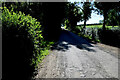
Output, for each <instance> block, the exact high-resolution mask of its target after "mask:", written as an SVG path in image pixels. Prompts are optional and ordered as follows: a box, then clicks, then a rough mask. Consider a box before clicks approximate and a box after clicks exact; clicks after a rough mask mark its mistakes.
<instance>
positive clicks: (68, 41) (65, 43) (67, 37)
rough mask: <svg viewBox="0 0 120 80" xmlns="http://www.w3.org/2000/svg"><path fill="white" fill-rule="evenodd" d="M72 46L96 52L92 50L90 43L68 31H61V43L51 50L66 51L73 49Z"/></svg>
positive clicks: (57, 43)
mask: <svg viewBox="0 0 120 80" xmlns="http://www.w3.org/2000/svg"><path fill="white" fill-rule="evenodd" d="M70 45H74V46H76V47H77V48H78V49H81V50H87V51H90V52H95V50H93V49H90V47H93V46H92V45H91V43H90V42H88V41H87V40H85V39H84V38H82V37H79V36H77V35H76V34H74V33H72V32H70V31H67V30H62V31H61V35H60V38H59V41H58V42H56V43H55V44H54V45H53V46H52V47H51V50H58V51H66V50H68V49H69V48H70V47H71V46H70Z"/></svg>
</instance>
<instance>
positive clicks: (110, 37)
mask: <svg viewBox="0 0 120 80" xmlns="http://www.w3.org/2000/svg"><path fill="white" fill-rule="evenodd" d="M98 35H99V38H100V41H101V42H102V43H104V44H107V45H111V46H115V47H119V48H120V31H119V30H102V29H99V30H98Z"/></svg>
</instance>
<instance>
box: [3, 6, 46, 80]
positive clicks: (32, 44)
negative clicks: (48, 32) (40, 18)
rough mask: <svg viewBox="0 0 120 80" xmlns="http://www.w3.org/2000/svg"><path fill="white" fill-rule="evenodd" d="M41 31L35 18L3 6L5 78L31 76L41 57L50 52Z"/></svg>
mask: <svg viewBox="0 0 120 80" xmlns="http://www.w3.org/2000/svg"><path fill="white" fill-rule="evenodd" d="M41 33H42V30H41V25H40V22H37V20H36V19H35V18H32V17H31V16H30V15H25V14H24V13H21V12H19V13H18V14H16V13H15V12H14V11H13V10H11V11H9V10H8V9H7V8H6V7H2V40H3V43H2V44H3V61H4V63H3V66H4V67H3V78H7V77H8V76H9V77H8V78H10V77H11V78H13V77H15V76H16V77H17V78H25V79H29V78H31V76H32V75H33V72H34V70H35V68H36V66H37V64H38V62H40V61H41V57H42V58H43V56H45V55H47V54H48V51H47V50H45V49H44V48H45V47H46V44H47V42H45V41H44V38H43V36H42V34H41ZM44 51H45V54H44ZM43 54H44V55H43Z"/></svg>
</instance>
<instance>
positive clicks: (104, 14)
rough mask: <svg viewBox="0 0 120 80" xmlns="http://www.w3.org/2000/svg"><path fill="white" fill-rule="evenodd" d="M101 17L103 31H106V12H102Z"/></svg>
mask: <svg viewBox="0 0 120 80" xmlns="http://www.w3.org/2000/svg"><path fill="white" fill-rule="evenodd" d="M103 16H104V21H103V30H106V28H105V24H106V18H107V12H106V11H104V12H103Z"/></svg>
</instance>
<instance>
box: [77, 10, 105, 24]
mask: <svg viewBox="0 0 120 80" xmlns="http://www.w3.org/2000/svg"><path fill="white" fill-rule="evenodd" d="M99 20H103V16H102V15H97V13H94V12H93V11H92V14H91V18H90V19H89V20H88V21H87V22H86V24H93V23H99ZM79 24H84V22H78V23H77V25H79Z"/></svg>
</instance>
